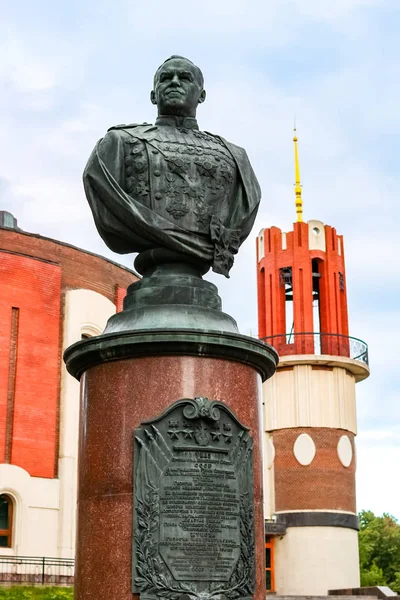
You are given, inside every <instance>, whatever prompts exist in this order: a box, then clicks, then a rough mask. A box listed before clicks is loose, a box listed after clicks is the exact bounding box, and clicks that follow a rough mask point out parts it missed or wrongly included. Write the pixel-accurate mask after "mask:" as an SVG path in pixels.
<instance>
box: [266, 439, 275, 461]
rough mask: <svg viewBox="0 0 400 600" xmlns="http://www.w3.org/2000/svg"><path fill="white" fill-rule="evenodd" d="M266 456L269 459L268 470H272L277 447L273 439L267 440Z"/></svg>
mask: <svg viewBox="0 0 400 600" xmlns="http://www.w3.org/2000/svg"><path fill="white" fill-rule="evenodd" d="M265 454H266V458H267V469H272V467H273V464H274V460H275V446H274V442H273V441H272V438H270V437H269V438H267V442H266V444H265Z"/></svg>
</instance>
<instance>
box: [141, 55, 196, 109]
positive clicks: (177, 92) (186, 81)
mask: <svg viewBox="0 0 400 600" xmlns="http://www.w3.org/2000/svg"><path fill="white" fill-rule="evenodd" d="M203 85H204V78H203V73H202V72H201V70H200V69H199V67H197V66H196V65H195V64H194V63H192V61H190V60H189V59H187V58H185V57H184V56H177V55H173V56H170V58H167V60H166V61H164V62H163V64H162V65H161V66H160V67H158V69H157V71H156V73H155V75H154V88H153V90H152V92H151V95H150V99H151V101H152V103H153V104H157V108H158V114H159V115H176V116H180V117H195V116H196V110H197V106H198V104H200V103H201V102H204V100H205V98H206V92H205V89H204V88H203Z"/></svg>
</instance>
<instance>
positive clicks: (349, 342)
mask: <svg viewBox="0 0 400 600" xmlns="http://www.w3.org/2000/svg"><path fill="white" fill-rule="evenodd" d="M261 340H262V341H263V342H266V343H267V344H270V345H271V346H273V347H274V348H275V349H276V350H277V351H278V353H279V354H280V355H281V356H290V355H293V354H316V355H322V354H325V355H330V356H344V357H346V358H352V359H354V360H359V361H361V362H363V363H364V364H366V365H368V346H367V344H366V343H365V342H363V341H362V340H360V339H358V338H355V337H350V336H347V335H341V334H340V333H315V332H312V333H311V332H301V333H286V334H279V335H271V336H268V337H264V338H261Z"/></svg>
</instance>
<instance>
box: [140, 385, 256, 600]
mask: <svg viewBox="0 0 400 600" xmlns="http://www.w3.org/2000/svg"><path fill="white" fill-rule="evenodd" d="M252 447H253V442H252V438H251V437H250V435H249V432H248V429H247V428H246V427H244V426H243V425H242V424H241V423H240V422H239V421H238V420H237V419H236V417H235V415H234V414H233V413H232V411H231V410H230V409H229V408H228V407H227V406H226V405H224V404H223V403H222V402H217V401H210V400H208V399H207V398H203V397H200V398H194V399H186V398H185V399H183V400H179V401H178V402H175V403H174V404H173V405H172V406H170V407H169V408H168V409H167V410H166V411H165V412H164V413H163V414H162V415H161V416H160V417H158V418H156V419H154V420H151V421H148V422H146V423H142V425H141V427H140V428H139V429H137V430H136V431H135V450H134V458H135V462H134V464H135V467H134V468H135V473H134V488H135V489H134V492H135V494H134V532H133V534H134V535H133V538H134V539H133V591H134V592H136V593H137V592H139V593H141V595H143V596H146V597H149V598H156V597H157V596H158V597H160V596H162V597H165V598H170V599H171V600H178V598H179V597H180V596H181V595H185V598H183V599H182V600H185V599H186V600H188V596H189V597H190V598H196V597H198V596H201V597H202V598H207V597H209V596H212V597H216V596H220V597H221V596H225V597H226V598H229V599H236V598H239V597H241V598H244V597H250V596H251V595H252V593H253V591H254V524H253V456H252Z"/></svg>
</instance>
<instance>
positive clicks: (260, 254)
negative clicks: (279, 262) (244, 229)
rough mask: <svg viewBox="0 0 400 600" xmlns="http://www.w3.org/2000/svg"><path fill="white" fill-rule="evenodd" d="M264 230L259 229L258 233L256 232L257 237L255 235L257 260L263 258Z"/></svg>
mask: <svg viewBox="0 0 400 600" xmlns="http://www.w3.org/2000/svg"><path fill="white" fill-rule="evenodd" d="M264 231H265V229H261V230H260V233H259V234H258V237H257V242H258V260H261V259H262V258H264Z"/></svg>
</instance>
